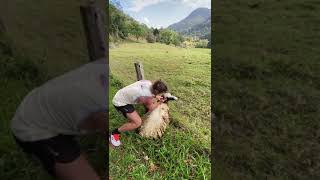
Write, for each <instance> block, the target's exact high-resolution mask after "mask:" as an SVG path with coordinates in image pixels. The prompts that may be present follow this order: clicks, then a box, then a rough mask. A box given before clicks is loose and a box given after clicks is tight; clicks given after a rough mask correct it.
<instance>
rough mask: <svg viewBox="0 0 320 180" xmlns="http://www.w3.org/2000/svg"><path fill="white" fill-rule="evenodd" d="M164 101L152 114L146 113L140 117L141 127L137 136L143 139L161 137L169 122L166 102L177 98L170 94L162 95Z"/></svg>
mask: <svg viewBox="0 0 320 180" xmlns="http://www.w3.org/2000/svg"><path fill="white" fill-rule="evenodd" d="M162 97H164V99H165V101H164V103H161V104H160V105H159V106H158V107H157V108H155V109H154V110H153V111H152V112H148V113H147V114H145V115H144V116H143V117H142V120H143V122H142V125H141V128H140V132H139V134H140V135H141V136H143V137H147V138H154V139H157V138H159V137H161V136H162V135H163V133H164V131H165V130H166V127H167V125H168V124H169V122H170V119H169V106H168V104H167V103H168V101H170V100H177V99H178V98H177V97H175V96H172V95H171V94H170V93H164V94H163V95H162Z"/></svg>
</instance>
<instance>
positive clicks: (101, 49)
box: [80, 1, 107, 61]
mask: <svg viewBox="0 0 320 180" xmlns="http://www.w3.org/2000/svg"><path fill="white" fill-rule="evenodd" d="M80 13H81V16H82V22H83V26H84V30H85V34H86V39H87V47H88V52H89V58H90V61H94V60H97V59H100V58H106V57H107V54H106V53H107V52H106V51H107V46H106V38H107V36H106V33H105V26H104V25H105V24H104V22H105V21H104V15H103V13H104V12H103V10H101V9H100V8H99V7H97V3H95V2H94V1H90V3H89V5H87V6H80Z"/></svg>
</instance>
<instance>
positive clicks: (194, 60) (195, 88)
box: [109, 42, 211, 179]
mask: <svg viewBox="0 0 320 180" xmlns="http://www.w3.org/2000/svg"><path fill="white" fill-rule="evenodd" d="M210 57H211V52H210V49H183V48H176V47H172V46H167V45H163V44H158V43H156V44H147V43H134V42H128V43H122V44H120V45H119V47H117V48H115V49H110V60H109V61H110V62H109V63H110V71H111V77H110V97H109V98H110V102H109V106H110V114H109V115H110V120H109V127H110V129H113V128H116V127H118V126H120V125H122V124H123V123H124V122H126V120H125V118H124V117H122V115H121V114H120V113H118V112H117V111H116V110H115V108H113V106H112V104H111V100H112V98H113V96H114V94H115V92H116V91H117V90H119V89H120V88H122V87H124V86H125V85H127V84H130V83H133V82H135V81H136V75H135V70H134V65H133V63H134V62H135V61H137V60H139V61H140V62H142V63H143V66H144V71H145V77H146V79H163V80H165V81H166V82H167V83H168V86H169V89H170V92H171V93H172V94H173V95H175V96H177V97H179V100H178V101H176V102H172V103H170V118H171V124H170V126H169V128H168V129H167V130H166V132H165V135H164V136H163V137H162V138H161V139H159V140H149V139H145V138H142V137H140V136H139V135H138V134H136V133H135V132H130V133H126V134H124V135H123V137H122V142H123V146H122V147H120V148H116V149H111V150H110V152H109V158H110V160H109V162H110V166H109V171H110V172H109V173H110V176H111V178H112V179H211V164H210V156H211V148H210V145H211V131H210V105H211V101H210V97H211V95H210V94H211V91H210V90H211V82H210V79H211V78H210V75H211V62H210ZM137 108H138V112H139V113H140V114H142V112H143V108H141V107H139V106H137Z"/></svg>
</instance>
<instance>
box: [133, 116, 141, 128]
mask: <svg viewBox="0 0 320 180" xmlns="http://www.w3.org/2000/svg"><path fill="white" fill-rule="evenodd" d="M133 123H134V124H135V127H136V128H138V127H140V126H141V124H142V120H141V118H139V119H137V120H135V121H133Z"/></svg>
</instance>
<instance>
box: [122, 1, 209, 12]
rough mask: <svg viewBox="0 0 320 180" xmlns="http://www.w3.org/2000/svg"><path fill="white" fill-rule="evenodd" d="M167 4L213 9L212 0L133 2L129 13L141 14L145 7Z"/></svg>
mask: <svg viewBox="0 0 320 180" xmlns="http://www.w3.org/2000/svg"><path fill="white" fill-rule="evenodd" d="M162 2H167V3H175V4H176V5H185V6H189V7H193V8H197V7H207V8H210V7H211V0H132V4H131V7H129V8H128V10H129V11H133V12H139V11H141V10H142V9H144V8H145V7H148V6H152V5H155V4H158V3H162Z"/></svg>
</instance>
